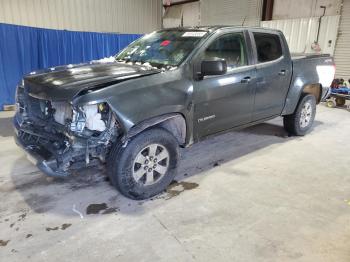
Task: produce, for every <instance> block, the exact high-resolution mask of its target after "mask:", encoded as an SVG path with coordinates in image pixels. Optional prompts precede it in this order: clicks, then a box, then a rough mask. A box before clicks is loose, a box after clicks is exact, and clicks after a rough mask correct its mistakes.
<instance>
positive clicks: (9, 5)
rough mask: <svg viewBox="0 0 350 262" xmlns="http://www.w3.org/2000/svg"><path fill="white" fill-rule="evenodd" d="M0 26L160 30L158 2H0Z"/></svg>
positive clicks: (124, 31) (129, 30)
mask: <svg viewBox="0 0 350 262" xmlns="http://www.w3.org/2000/svg"><path fill="white" fill-rule="evenodd" d="M0 7H1V8H0V23H8V24H17V25H25V26H33V27H42V28H50V29H65V30H76V31H94V32H119V33H147V32H151V31H153V30H156V29H159V28H161V20H162V19H161V16H162V2H161V1H160V0H0Z"/></svg>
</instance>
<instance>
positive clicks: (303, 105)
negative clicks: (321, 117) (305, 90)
mask: <svg viewBox="0 0 350 262" xmlns="http://www.w3.org/2000/svg"><path fill="white" fill-rule="evenodd" d="M315 115H316V98H315V96H313V95H310V94H305V95H303V96H302V97H301V99H300V101H299V103H298V106H297V108H296V110H295V112H294V113H293V114H291V115H286V116H284V118H283V124H284V129H285V130H286V131H287V132H288V133H289V134H292V135H296V136H304V135H305V134H306V133H308V131H310V129H311V127H312V124H313V122H314V119H315Z"/></svg>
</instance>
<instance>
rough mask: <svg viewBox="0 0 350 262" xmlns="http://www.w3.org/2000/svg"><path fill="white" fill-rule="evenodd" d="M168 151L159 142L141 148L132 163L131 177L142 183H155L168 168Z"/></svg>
mask: <svg viewBox="0 0 350 262" xmlns="http://www.w3.org/2000/svg"><path fill="white" fill-rule="evenodd" d="M169 158H170V155H169V151H168V150H167V149H166V148H165V147H164V146H162V145H160V144H151V145H148V146H147V147H145V148H143V149H142V150H141V151H140V152H139V153H138V154H137V155H136V158H135V160H134V164H133V173H132V175H133V177H134V179H135V181H136V182H138V183H141V184H142V185H147V186H148V185H152V184H155V183H157V182H158V181H159V180H160V179H162V178H163V176H164V175H165V174H166V172H167V171H168V168H169Z"/></svg>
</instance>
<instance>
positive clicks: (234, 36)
mask: <svg viewBox="0 0 350 262" xmlns="http://www.w3.org/2000/svg"><path fill="white" fill-rule="evenodd" d="M217 58H219V59H220V58H221V59H225V60H226V63H227V69H228V70H232V69H233V68H237V67H240V66H244V65H247V56H246V49H245V42H244V37H243V34H242V33H230V34H225V35H223V36H220V37H218V38H217V39H215V40H214V41H213V42H212V43H211V44H210V45H209V46H208V48H207V49H206V50H205V55H204V59H206V60H211V59H217Z"/></svg>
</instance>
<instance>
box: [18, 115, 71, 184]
mask: <svg viewBox="0 0 350 262" xmlns="http://www.w3.org/2000/svg"><path fill="white" fill-rule="evenodd" d="M13 125H14V129H15V134H16V135H15V137H14V138H15V142H16V144H17V145H18V146H19V147H20V148H22V149H23V150H24V152H25V153H26V154H27V159H28V160H29V161H30V162H32V163H33V164H34V165H36V166H37V167H38V168H39V170H40V171H42V172H44V173H45V174H46V175H48V176H51V177H67V176H69V173H68V172H64V171H61V170H58V169H57V161H56V160H54V159H53V160H52V159H51V160H49V159H46V156H45V154H43V153H42V151H43V150H42V148H40V146H39V145H27V144H26V143H25V142H24V141H23V140H22V138H21V136H20V132H21V129H20V125H19V123H18V121H17V118H16V117H14V119H13Z"/></svg>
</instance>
